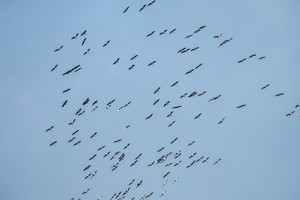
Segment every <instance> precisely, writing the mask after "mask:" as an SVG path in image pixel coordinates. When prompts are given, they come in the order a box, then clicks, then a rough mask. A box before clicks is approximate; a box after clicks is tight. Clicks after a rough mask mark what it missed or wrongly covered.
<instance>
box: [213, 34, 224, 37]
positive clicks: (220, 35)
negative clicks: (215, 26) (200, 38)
mask: <svg viewBox="0 0 300 200" xmlns="http://www.w3.org/2000/svg"><path fill="white" fill-rule="evenodd" d="M222 35H223V33H220V34H219V35H215V36H214V38H220V37H221V36H222Z"/></svg>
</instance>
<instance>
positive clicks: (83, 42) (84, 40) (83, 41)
mask: <svg viewBox="0 0 300 200" xmlns="http://www.w3.org/2000/svg"><path fill="white" fill-rule="evenodd" d="M85 42H86V38H84V39H83V40H82V43H81V46H83V45H84V44H85Z"/></svg>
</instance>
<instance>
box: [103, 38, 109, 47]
mask: <svg viewBox="0 0 300 200" xmlns="http://www.w3.org/2000/svg"><path fill="white" fill-rule="evenodd" d="M109 43H110V40H108V41H107V42H105V43H104V44H103V46H102V47H106V46H107V45H108V44H109Z"/></svg>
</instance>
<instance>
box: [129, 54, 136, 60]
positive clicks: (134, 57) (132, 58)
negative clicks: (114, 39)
mask: <svg viewBox="0 0 300 200" xmlns="http://www.w3.org/2000/svg"><path fill="white" fill-rule="evenodd" d="M137 57H138V55H137V54H136V55H134V56H133V57H131V58H130V60H134V59H136V58H137Z"/></svg>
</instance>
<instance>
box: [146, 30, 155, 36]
mask: <svg viewBox="0 0 300 200" xmlns="http://www.w3.org/2000/svg"><path fill="white" fill-rule="evenodd" d="M154 33H155V31H152V32H151V33H149V34H148V35H147V36H146V37H149V36H151V35H153V34H154Z"/></svg>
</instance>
